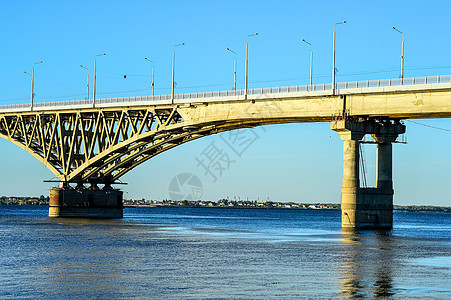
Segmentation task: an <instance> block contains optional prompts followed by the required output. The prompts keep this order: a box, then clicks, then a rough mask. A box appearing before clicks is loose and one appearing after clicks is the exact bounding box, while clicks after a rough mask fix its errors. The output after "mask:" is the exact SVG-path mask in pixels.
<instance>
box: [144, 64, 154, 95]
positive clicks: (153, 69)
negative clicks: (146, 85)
mask: <svg viewBox="0 0 451 300" xmlns="http://www.w3.org/2000/svg"><path fill="white" fill-rule="evenodd" d="M144 59H145V60H147V61H150V62H151V63H152V97H153V96H154V89H155V81H154V80H155V64H154V62H153V61H151V60H150V59H148V58H147V57H144Z"/></svg>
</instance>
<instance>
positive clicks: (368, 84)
mask: <svg viewBox="0 0 451 300" xmlns="http://www.w3.org/2000/svg"><path fill="white" fill-rule="evenodd" d="M440 91H444V93H440ZM450 91H451V75H440V76H429V77H415V78H404V79H384V80H367V81H353V82H341V83H337V88H336V90H335V91H333V90H332V84H315V85H311V86H310V85H303V86H285V87H273V88H258V89H249V90H248V92H247V95H245V91H244V90H232V91H218V92H201V93H187V94H176V95H175V97H174V100H172V99H171V95H157V96H138V97H120V98H103V99H96V103H95V106H96V108H123V107H140V106H154V107H158V106H168V105H174V104H176V105H184V104H196V103H214V102H229V103H230V102H240V101H245V100H256V101H264V100H280V101H283V100H294V99H296V100H301V99H302V100H309V99H310V100H314V99H320V98H321V99H326V98H327V99H330V100H332V99H333V98H336V97H340V96H343V95H346V96H350V97H348V98H350V99H348V103H344V104H343V108H346V109H347V110H348V111H349V112H350V113H351V114H353V115H374V116H387V117H396V118H430V117H434V118H435V117H446V118H448V117H451V104H450V103H451V95H450ZM432 92H434V96H433V98H434V99H432V98H431V97H429V96H428V95H430V96H432ZM412 94H415V96H412ZM403 95H404V96H407V98H405V97H403ZM412 97H413V98H412ZM425 97H426V98H425ZM412 99H414V100H415V99H416V100H415V101H414V102H412ZM279 104H280V103H279ZM92 108H93V101H92V100H91V99H89V100H73V101H59V102H41V103H34V105H33V111H60V112H61V111H73V110H85V109H92ZM334 110H335V111H334V112H333V113H332V114H334V113H336V109H334ZM29 111H31V107H30V104H29V103H26V104H13V105H2V106H0V113H4V114H8V113H18V112H29ZM318 113H319V111H317V112H316V113H315V114H314V115H315V116H319V115H318ZM324 113H325V115H324V116H321V117H322V118H330V115H331V112H330V111H329V110H327V111H325V112H324ZM312 121H322V119H321V118H319V119H317V118H316V117H315V118H314V119H312Z"/></svg>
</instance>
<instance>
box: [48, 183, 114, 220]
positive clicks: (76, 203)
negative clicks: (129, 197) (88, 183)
mask: <svg viewBox="0 0 451 300" xmlns="http://www.w3.org/2000/svg"><path fill="white" fill-rule="evenodd" d="M122 195H123V192H122V191H119V190H116V189H112V188H106V189H102V190H100V189H92V188H89V189H85V188H80V186H78V188H71V187H59V188H53V189H51V190H50V203H49V217H73V218H122V216H123V212H122V211H123V205H122Z"/></svg>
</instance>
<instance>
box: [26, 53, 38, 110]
mask: <svg viewBox="0 0 451 300" xmlns="http://www.w3.org/2000/svg"><path fill="white" fill-rule="evenodd" d="M37 64H42V60H41V61H39V62H37V63H34V64H33V67H32V69H31V97H30V98H31V102H30V103H31V105H30V108H31V110H33V100H34V65H37ZM24 73H25V74H27V75H30V74H29V73H27V72H25V71H24Z"/></svg>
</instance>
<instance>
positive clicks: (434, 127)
mask: <svg viewBox="0 0 451 300" xmlns="http://www.w3.org/2000/svg"><path fill="white" fill-rule="evenodd" d="M407 121H408V122H410V123H414V124H417V125H421V126H425V127H429V128H433V129H437V130H443V131H448V132H451V129H446V128H441V127H437V126H432V125H428V124H423V123H420V122H415V121H412V120H407Z"/></svg>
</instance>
